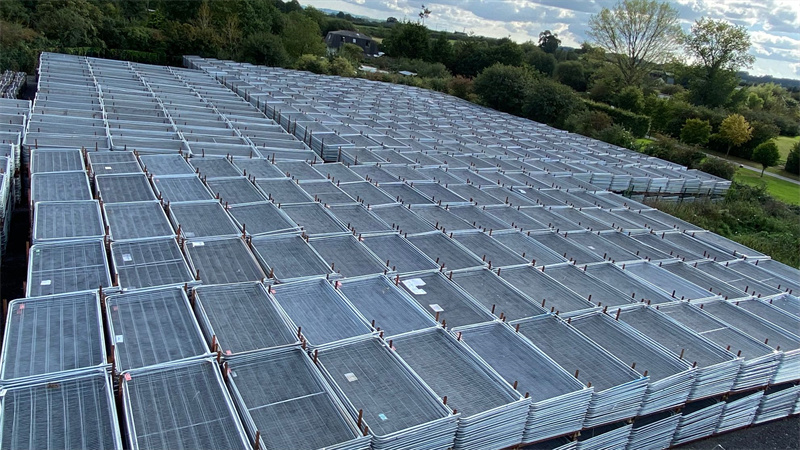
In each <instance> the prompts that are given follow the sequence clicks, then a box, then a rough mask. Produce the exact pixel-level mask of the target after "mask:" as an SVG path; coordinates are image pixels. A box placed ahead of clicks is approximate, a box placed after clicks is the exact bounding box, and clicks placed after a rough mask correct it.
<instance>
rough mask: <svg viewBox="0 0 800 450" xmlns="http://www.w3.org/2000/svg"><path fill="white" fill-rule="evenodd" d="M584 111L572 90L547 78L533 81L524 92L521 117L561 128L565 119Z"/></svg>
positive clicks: (578, 98)
mask: <svg viewBox="0 0 800 450" xmlns="http://www.w3.org/2000/svg"><path fill="white" fill-rule="evenodd" d="M584 109H585V107H584V105H583V102H581V98H580V97H578V94H576V93H575V91H573V90H572V89H570V88H569V87H567V86H564V85H563V84H561V83H559V82H557V81H555V80H551V79H549V78H541V79H538V80H536V81H534V82H533V83H532V84H531V86H529V87H528V89H527V90H526V91H525V97H524V101H523V104H522V115H523V116H524V117H527V118H528V119H531V120H535V121H537V122H542V123H546V124H548V125H550V126H554V127H557V128H562V127H563V125H564V123H565V122H566V120H567V118H569V117H570V116H572V115H573V114H579V113H580V112H581V111H583V110H584Z"/></svg>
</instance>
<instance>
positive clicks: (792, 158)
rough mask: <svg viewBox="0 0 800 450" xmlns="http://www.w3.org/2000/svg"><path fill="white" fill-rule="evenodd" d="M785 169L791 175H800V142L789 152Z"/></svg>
mask: <svg viewBox="0 0 800 450" xmlns="http://www.w3.org/2000/svg"><path fill="white" fill-rule="evenodd" d="M784 169H785V170H786V171H787V172H789V173H793V174H795V175H800V142H797V143H795V144H794V147H792V150H790V151H789V156H787V157H786V165H785V166H784Z"/></svg>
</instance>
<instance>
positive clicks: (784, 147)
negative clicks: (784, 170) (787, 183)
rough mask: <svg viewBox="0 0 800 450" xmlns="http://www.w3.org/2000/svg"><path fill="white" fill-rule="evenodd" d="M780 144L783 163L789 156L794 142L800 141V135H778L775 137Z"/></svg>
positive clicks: (779, 149) (779, 148)
mask: <svg viewBox="0 0 800 450" xmlns="http://www.w3.org/2000/svg"><path fill="white" fill-rule="evenodd" d="M774 141H775V143H776V144H778V151H779V152H781V165H783V163H785V162H786V157H787V156H789V150H791V149H792V147H793V146H794V144H796V143H798V142H800V136H795V137H786V136H778V137H776V138H775V139H774Z"/></svg>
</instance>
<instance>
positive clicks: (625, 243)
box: [602, 232, 672, 261]
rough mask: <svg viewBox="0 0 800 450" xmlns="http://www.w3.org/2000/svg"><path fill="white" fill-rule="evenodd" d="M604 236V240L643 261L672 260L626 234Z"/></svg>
mask: <svg viewBox="0 0 800 450" xmlns="http://www.w3.org/2000/svg"><path fill="white" fill-rule="evenodd" d="M602 236H603V239H605V240H607V241H610V242H611V243H612V244H615V245H616V246H618V247H621V248H623V249H625V250H627V251H628V252H629V253H633V254H635V255H636V256H638V257H640V258H642V259H647V260H655V261H658V260H667V259H671V258H672V257H671V256H670V255H669V254H668V253H664V252H662V251H659V250H656V249H654V248H653V247H650V246H648V245H644V244H642V243H641V242H639V241H637V240H636V239H634V238H632V237H630V236H628V235H627V234H626V233H622V232H611V233H603V235H602Z"/></svg>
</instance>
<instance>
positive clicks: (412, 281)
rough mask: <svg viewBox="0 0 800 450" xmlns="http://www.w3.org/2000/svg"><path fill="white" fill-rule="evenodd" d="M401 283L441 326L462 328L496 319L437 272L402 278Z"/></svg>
mask: <svg viewBox="0 0 800 450" xmlns="http://www.w3.org/2000/svg"><path fill="white" fill-rule="evenodd" d="M398 281H399V284H400V285H401V286H402V287H403V288H404V289H405V290H406V292H408V294H409V295H410V296H411V298H413V299H414V300H415V301H416V302H417V303H418V304H419V305H420V307H422V308H423V309H424V310H425V311H426V312H428V314H430V315H431V316H432V317H433V318H434V319H435V320H436V321H439V322H441V323H442V326H445V327H447V326H449V327H461V326H466V325H473V324H477V323H482V322H489V321H491V320H494V316H492V314H491V313H490V312H489V311H487V310H486V309H484V308H483V307H481V306H480V305H479V304H477V303H476V302H475V301H474V300H473V299H472V298H470V296H469V295H467V294H466V293H465V292H464V291H463V290H461V289H460V288H459V287H458V286H456V285H455V284H453V283H451V282H450V281H449V280H448V279H447V277H445V276H444V275H443V274H441V273H438V272H433V273H426V274H420V275H409V276H405V277H401V278H400V279H399V280H398Z"/></svg>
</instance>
